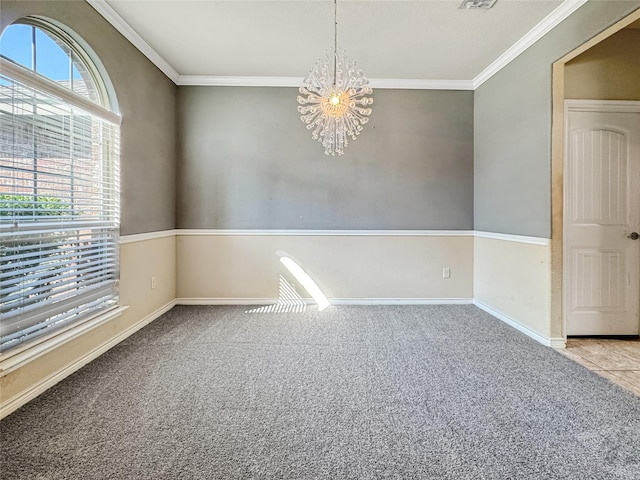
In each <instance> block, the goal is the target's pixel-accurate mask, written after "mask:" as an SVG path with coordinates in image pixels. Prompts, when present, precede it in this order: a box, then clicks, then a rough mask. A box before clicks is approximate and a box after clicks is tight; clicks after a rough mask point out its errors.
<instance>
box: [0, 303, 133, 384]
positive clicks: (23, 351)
mask: <svg viewBox="0 0 640 480" xmlns="http://www.w3.org/2000/svg"><path fill="white" fill-rule="evenodd" d="M127 308H129V307H127V306H118V307H113V308H112V309H110V310H108V311H106V312H103V313H99V314H97V315H94V316H93V317H90V318H88V319H87V320H85V321H83V322H82V323H80V324H76V325H71V326H69V327H68V328H66V329H63V330H60V331H57V332H52V333H51V334H50V335H48V336H45V337H43V338H39V339H37V340H34V341H32V342H28V343H26V344H24V345H21V346H19V347H16V348H15V349H11V350H9V351H7V352H4V353H2V354H0V377H2V376H4V375H6V374H8V373H10V372H12V371H14V370H17V369H18V368H20V367H22V366H24V365H26V364H27V363H29V362H31V361H32V360H35V359H36V358H39V357H41V356H42V355H45V354H47V353H49V352H51V351H53V350H55V349H56V348H58V347H60V346H61V345H64V344H65V343H67V342H69V341H71V340H73V339H74V338H77V337H79V336H80V335H82V334H84V333H86V332H88V331H90V330H93V329H94V328H96V327H98V326H100V325H102V324H103V323H106V322H108V321H109V320H113V319H114V318H117V317H119V316H121V315H122V314H123V312H124V311H125V310H127Z"/></svg>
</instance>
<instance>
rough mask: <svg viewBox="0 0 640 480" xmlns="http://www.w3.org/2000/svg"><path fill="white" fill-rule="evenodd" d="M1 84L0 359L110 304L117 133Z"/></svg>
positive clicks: (98, 119) (22, 87) (56, 102)
mask: <svg viewBox="0 0 640 480" xmlns="http://www.w3.org/2000/svg"><path fill="white" fill-rule="evenodd" d="M105 117H106V116H101V115H100V114H99V113H96V112H95V111H89V110H88V109H82V108H79V107H78V106H77V105H72V104H70V103H69V102H67V101H65V100H64V99H63V98H62V97H60V96H56V95H54V94H51V93H49V92H47V91H46V90H45V89H41V88H34V87H33V86H30V85H27V84H25V83H21V82H20V81H18V80H16V79H12V78H9V77H6V76H2V75H0V262H1V264H0V292H1V293H2V295H1V296H0V352H3V351H6V350H9V349H11V348H13V347H15V346H17V345H21V344H23V343H25V342H28V341H31V340H33V339H35V338H36V337H38V336H40V335H44V334H48V333H49V332H52V331H55V330H56V329H59V328H62V327H65V326H67V325H69V324H70V323H71V322H77V321H82V320H83V319H86V318H88V317H90V316H92V315H94V314H96V313H97V312H99V311H101V310H103V309H106V308H109V307H112V306H115V305H117V303H118V278H119V267H118V265H119V259H118V255H119V226H120V204H119V202H120V191H119V185H120V179H119V172H120V168H119V154H118V152H119V125H117V124H116V123H115V122H113V120H112V119H111V118H108V117H107V118H105Z"/></svg>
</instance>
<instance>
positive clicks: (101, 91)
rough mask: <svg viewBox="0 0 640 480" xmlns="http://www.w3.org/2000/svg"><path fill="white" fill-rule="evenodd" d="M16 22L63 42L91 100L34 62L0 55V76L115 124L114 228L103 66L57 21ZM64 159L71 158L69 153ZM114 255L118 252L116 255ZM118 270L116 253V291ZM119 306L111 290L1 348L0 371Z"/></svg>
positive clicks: (111, 103) (109, 114) (110, 109)
mask: <svg viewBox="0 0 640 480" xmlns="http://www.w3.org/2000/svg"><path fill="white" fill-rule="evenodd" d="M16 24H20V25H28V26H31V27H35V28H39V29H41V30H43V31H44V32H45V33H46V34H47V35H49V36H50V37H55V39H56V40H54V38H52V40H54V41H55V42H56V43H58V44H60V43H59V42H61V43H64V45H66V47H67V48H68V49H69V61H70V62H71V64H70V65H71V66H73V65H74V60H76V61H77V62H78V63H81V64H82V65H81V66H82V67H83V68H84V70H85V72H86V74H87V75H90V77H91V80H92V82H93V85H94V86H95V88H96V93H97V97H98V98H97V101H92V100H91V99H90V98H87V97H84V96H82V95H80V94H78V93H76V92H73V91H72V90H71V84H70V88H65V87H64V86H62V85H59V84H58V83H56V82H55V81H54V80H52V79H50V78H48V77H47V76H45V75H42V74H41V73H39V72H37V71H36V65H35V63H34V65H33V68H28V67H25V66H23V65H20V64H18V63H17V62H14V61H12V60H10V59H8V58H6V57H4V56H0V70H1V71H2V75H3V76H4V77H7V78H8V79H10V80H11V81H13V82H17V83H18V84H22V85H24V86H25V87H28V88H30V89H33V90H35V91H39V92H42V93H45V94H47V95H50V96H52V97H56V98H57V99H59V100H61V101H62V102H63V103H64V104H65V105H68V106H69V107H71V108H77V109H80V110H82V111H84V112H86V113H89V114H90V115H92V116H95V117H97V118H98V119H100V120H103V121H106V122H109V123H111V124H114V125H115V127H116V128H117V130H116V132H117V133H116V134H117V137H118V144H117V146H116V147H115V152H113V155H115V163H114V166H113V169H114V172H113V175H114V177H113V178H114V180H113V181H114V182H115V186H116V192H118V193H117V194H116V195H118V198H117V199H116V200H117V203H118V207H117V222H118V226H117V227H116V228H117V230H119V222H120V218H121V208H120V198H119V183H120V182H119V177H120V171H119V169H120V163H119V154H120V152H119V137H120V126H121V121H122V119H121V117H120V115H119V114H118V105H117V100H116V97H115V93H114V89H113V86H112V84H111V82H110V79H109V76H108V75H107V74H106V70H105V69H104V66H103V65H102V63H101V62H100V61H99V59H98V58H97V56H96V55H95V53H94V52H93V51H92V50H91V48H90V47H89V46H88V45H87V44H86V42H84V41H83V40H82V39H81V38H80V37H78V36H77V35H75V33H74V32H72V31H71V30H69V29H68V28H67V27H65V26H63V25H62V24H59V23H58V22H55V21H52V20H49V19H44V18H41V17H24V18H21V19H18V20H16V21H15V22H13V23H12V24H11V25H16ZM11 25H8V26H7V28H9V27H10V26H11ZM3 34H4V32H3ZM32 42H33V40H32ZM32 45H33V43H32ZM32 56H33V57H36V56H37V52H34V53H32ZM74 56H75V58H74ZM85 72H81V75H84V74H85ZM97 102H99V103H97ZM65 158H66V157H65ZM69 158H70V159H71V157H69ZM34 185H35V184H34ZM117 233H118V232H117ZM114 248H117V249H119V236H118V235H116V241H115V246H114ZM117 257H119V256H118V255H117ZM119 271H120V264H119V258H117V262H116V267H115V273H116V280H115V282H116V291H117V290H118V285H119ZM125 309H126V307H122V306H120V300H119V294H116V304H115V305H113V306H110V307H107V308H104V309H102V310H97V311H95V312H91V313H90V314H88V315H84V316H80V317H78V318H72V319H71V320H70V321H67V322H65V323H64V324H63V325H62V326H61V327H59V328H56V329H53V330H52V331H50V332H46V331H44V330H43V333H42V334H41V335H39V336H37V337H35V338H32V339H28V340H27V341H25V342H21V343H18V344H17V345H15V346H12V347H10V348H8V349H7V350H5V351H3V352H1V353H0V375H4V374H6V373H8V372H9V371H12V370H14V369H16V368H19V367H20V366H22V365H23V364H24V363H25V362H28V361H31V360H32V359H35V358H38V357H39V356H41V355H43V354H45V353H47V352H48V351H50V350H52V349H53V348H57V347H58V346H59V345H61V344H63V343H66V342H68V341H70V340H72V339H74V338H76V337H77V336H78V335H80V334H82V333H84V332H86V331H88V330H91V329H93V328H95V327H97V326H99V325H101V324H102V323H104V322H106V321H108V320H110V319H112V318H114V317H117V316H119V315H121V314H122V312H123V311H124V310H125ZM45 330H46V329H45Z"/></svg>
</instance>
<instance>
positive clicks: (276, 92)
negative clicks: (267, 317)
mask: <svg viewBox="0 0 640 480" xmlns="http://www.w3.org/2000/svg"><path fill="white" fill-rule="evenodd" d="M373 96H374V101H375V103H374V105H373V113H372V114H371V117H370V122H369V123H368V124H367V125H366V128H365V130H364V131H363V132H362V133H361V134H360V136H359V137H358V139H357V140H355V141H352V142H350V144H349V146H348V147H347V149H346V152H345V154H344V155H343V156H342V157H337V156H336V157H328V156H325V155H324V151H323V148H322V146H321V145H320V143H318V142H317V141H315V140H313V139H312V138H311V134H310V133H309V132H308V131H307V130H306V128H305V125H304V124H303V123H302V122H301V121H300V118H299V114H298V112H297V111H296V106H297V101H296V97H297V90H296V89H294V88H268V87H265V88H249V87H239V88H236V87H179V92H178V99H179V101H178V104H179V113H178V118H179V136H178V138H179V142H178V143H179V152H180V154H179V157H180V158H179V167H178V170H179V172H178V184H179V187H178V211H177V227H178V228H238V229H241V228H255V229H269V228H274V229H471V228H472V227H473V93H472V92H464V91H462V92H458V91H418V90H393V91H392V90H375V91H374V95H373Z"/></svg>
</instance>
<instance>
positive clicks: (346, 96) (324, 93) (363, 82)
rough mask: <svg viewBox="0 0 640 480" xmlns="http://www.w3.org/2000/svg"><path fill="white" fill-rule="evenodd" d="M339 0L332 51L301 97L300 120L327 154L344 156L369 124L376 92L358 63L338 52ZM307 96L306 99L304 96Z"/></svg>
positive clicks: (319, 64) (316, 67)
mask: <svg viewBox="0 0 640 480" xmlns="http://www.w3.org/2000/svg"><path fill="white" fill-rule="evenodd" d="M337 9H338V7H337V0H334V2H333V16H334V38H333V52H331V51H329V52H327V54H326V56H325V58H321V59H320V60H318V61H317V62H316V64H315V65H314V66H313V68H312V69H311V71H310V72H309V74H308V75H307V77H306V78H305V79H304V85H303V86H302V87H300V90H299V91H300V93H301V94H302V95H298V103H299V104H300V106H298V112H300V113H301V114H302V115H301V117H300V119H301V120H302V121H303V122H304V123H305V124H306V125H307V130H310V131H311V137H312V138H313V139H314V140H318V141H319V142H320V143H322V146H323V147H324V154H325V155H335V154H338V155H342V154H343V153H344V149H345V148H346V147H347V145H349V137H351V138H352V139H353V140H355V139H356V137H357V136H358V135H359V134H360V132H361V131H362V128H363V127H362V126H363V125H365V124H366V123H367V122H368V121H369V118H368V117H369V115H371V108H367V105H371V104H373V98H371V97H370V96H367V95H371V94H372V93H373V90H372V88H371V87H370V86H369V80H368V79H367V77H365V76H364V74H363V73H362V70H359V69H358V68H357V67H356V63H355V62H354V61H352V60H349V59H348V58H347V57H346V56H345V55H344V53H338V20H337ZM303 95H304V96H303Z"/></svg>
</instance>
